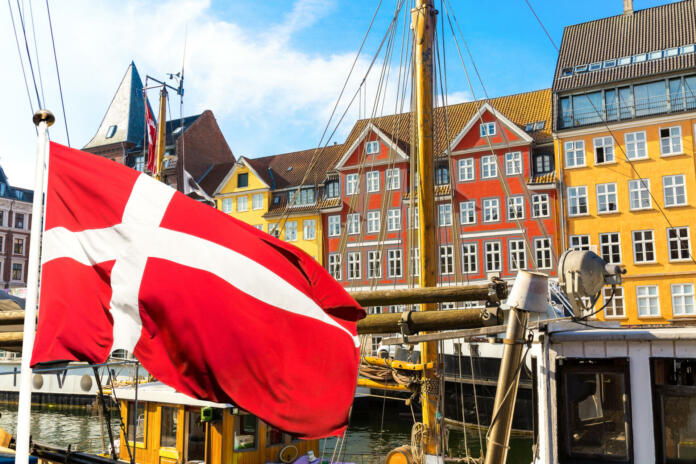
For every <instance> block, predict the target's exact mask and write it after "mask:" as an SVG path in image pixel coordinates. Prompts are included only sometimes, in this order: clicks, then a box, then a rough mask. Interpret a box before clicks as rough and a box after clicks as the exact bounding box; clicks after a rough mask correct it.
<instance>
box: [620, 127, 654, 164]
mask: <svg viewBox="0 0 696 464" xmlns="http://www.w3.org/2000/svg"><path fill="white" fill-rule="evenodd" d="M629 139H630V140H629ZM647 140H648V138H647V135H646V133H645V131H638V132H627V133H625V134H624V144H625V145H626V158H627V159H629V160H631V161H634V160H642V159H647V158H648V142H647Z"/></svg>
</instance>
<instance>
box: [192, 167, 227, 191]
mask: <svg viewBox="0 0 696 464" xmlns="http://www.w3.org/2000/svg"><path fill="white" fill-rule="evenodd" d="M234 164H235V163H234V161H230V162H227V163H220V164H215V165H212V166H211V167H210V169H209V170H208V171H206V172H205V173H204V174H203V176H201V177H200V178H199V179H196V181H197V182H198V185H200V186H201V188H202V189H203V190H205V193H207V194H208V195H213V194H214V193H215V190H216V189H217V188H218V186H219V185H220V182H222V181H223V180H224V179H225V177H226V176H227V174H228V173H229V172H230V169H232V168H233V167H234Z"/></svg>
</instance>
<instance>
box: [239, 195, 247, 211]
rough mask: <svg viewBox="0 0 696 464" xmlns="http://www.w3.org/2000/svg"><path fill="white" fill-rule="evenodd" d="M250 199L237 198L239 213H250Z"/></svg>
mask: <svg viewBox="0 0 696 464" xmlns="http://www.w3.org/2000/svg"><path fill="white" fill-rule="evenodd" d="M247 200H248V197H237V211H249V205H248V204H247Z"/></svg>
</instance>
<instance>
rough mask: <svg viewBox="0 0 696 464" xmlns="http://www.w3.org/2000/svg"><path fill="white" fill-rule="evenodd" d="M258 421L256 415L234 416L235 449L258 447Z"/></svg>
mask: <svg viewBox="0 0 696 464" xmlns="http://www.w3.org/2000/svg"><path fill="white" fill-rule="evenodd" d="M257 422H258V419H256V417H255V416H251V415H248V414H242V415H239V416H234V450H235V451H238V450H245V449H254V448H256V433H257Z"/></svg>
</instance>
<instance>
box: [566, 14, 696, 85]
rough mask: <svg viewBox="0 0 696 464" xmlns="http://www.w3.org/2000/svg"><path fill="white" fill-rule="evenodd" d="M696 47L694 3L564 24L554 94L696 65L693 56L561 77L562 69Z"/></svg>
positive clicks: (694, 56) (692, 54)
mask: <svg viewBox="0 0 696 464" xmlns="http://www.w3.org/2000/svg"><path fill="white" fill-rule="evenodd" d="M693 43H696V0H684V1H678V2H674V3H668V4H666V5H661V6H657V7H654V8H647V9H644V10H639V11H636V12H634V13H633V14H628V15H618V16H611V17H609V18H603V19H599V20H596V21H590V22H586V23H582V24H576V25H573V26H568V27H566V28H565V30H564V32H563V40H562V42H561V48H560V52H559V54H558V63H557V64H556V75H555V78H554V85H553V90H554V91H556V92H558V91H564V90H571V89H577V88H582V87H588V86H593V85H597V84H603V83H609V82H616V81H622V80H628V79H634V78H639V77H644V76H650V75H657V74H662V73H667V72H672V71H679V70H683V69H688V68H692V69H693V68H694V67H696V54H694V53H691V54H688V55H678V56H672V57H669V58H662V59H658V60H654V61H645V62H642V63H634V64H628V65H625V66H617V67H614V68H610V69H602V70H599V71H593V72H585V73H582V74H574V75H572V76H569V77H561V71H562V70H563V69H564V68H569V67H575V66H578V65H584V64H591V63H596V62H602V61H604V60H610V59H617V58H621V57H625V56H631V55H635V54H639V53H649V52H652V51H657V50H664V49H667V48H672V47H678V46H681V45H687V44H693Z"/></svg>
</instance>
